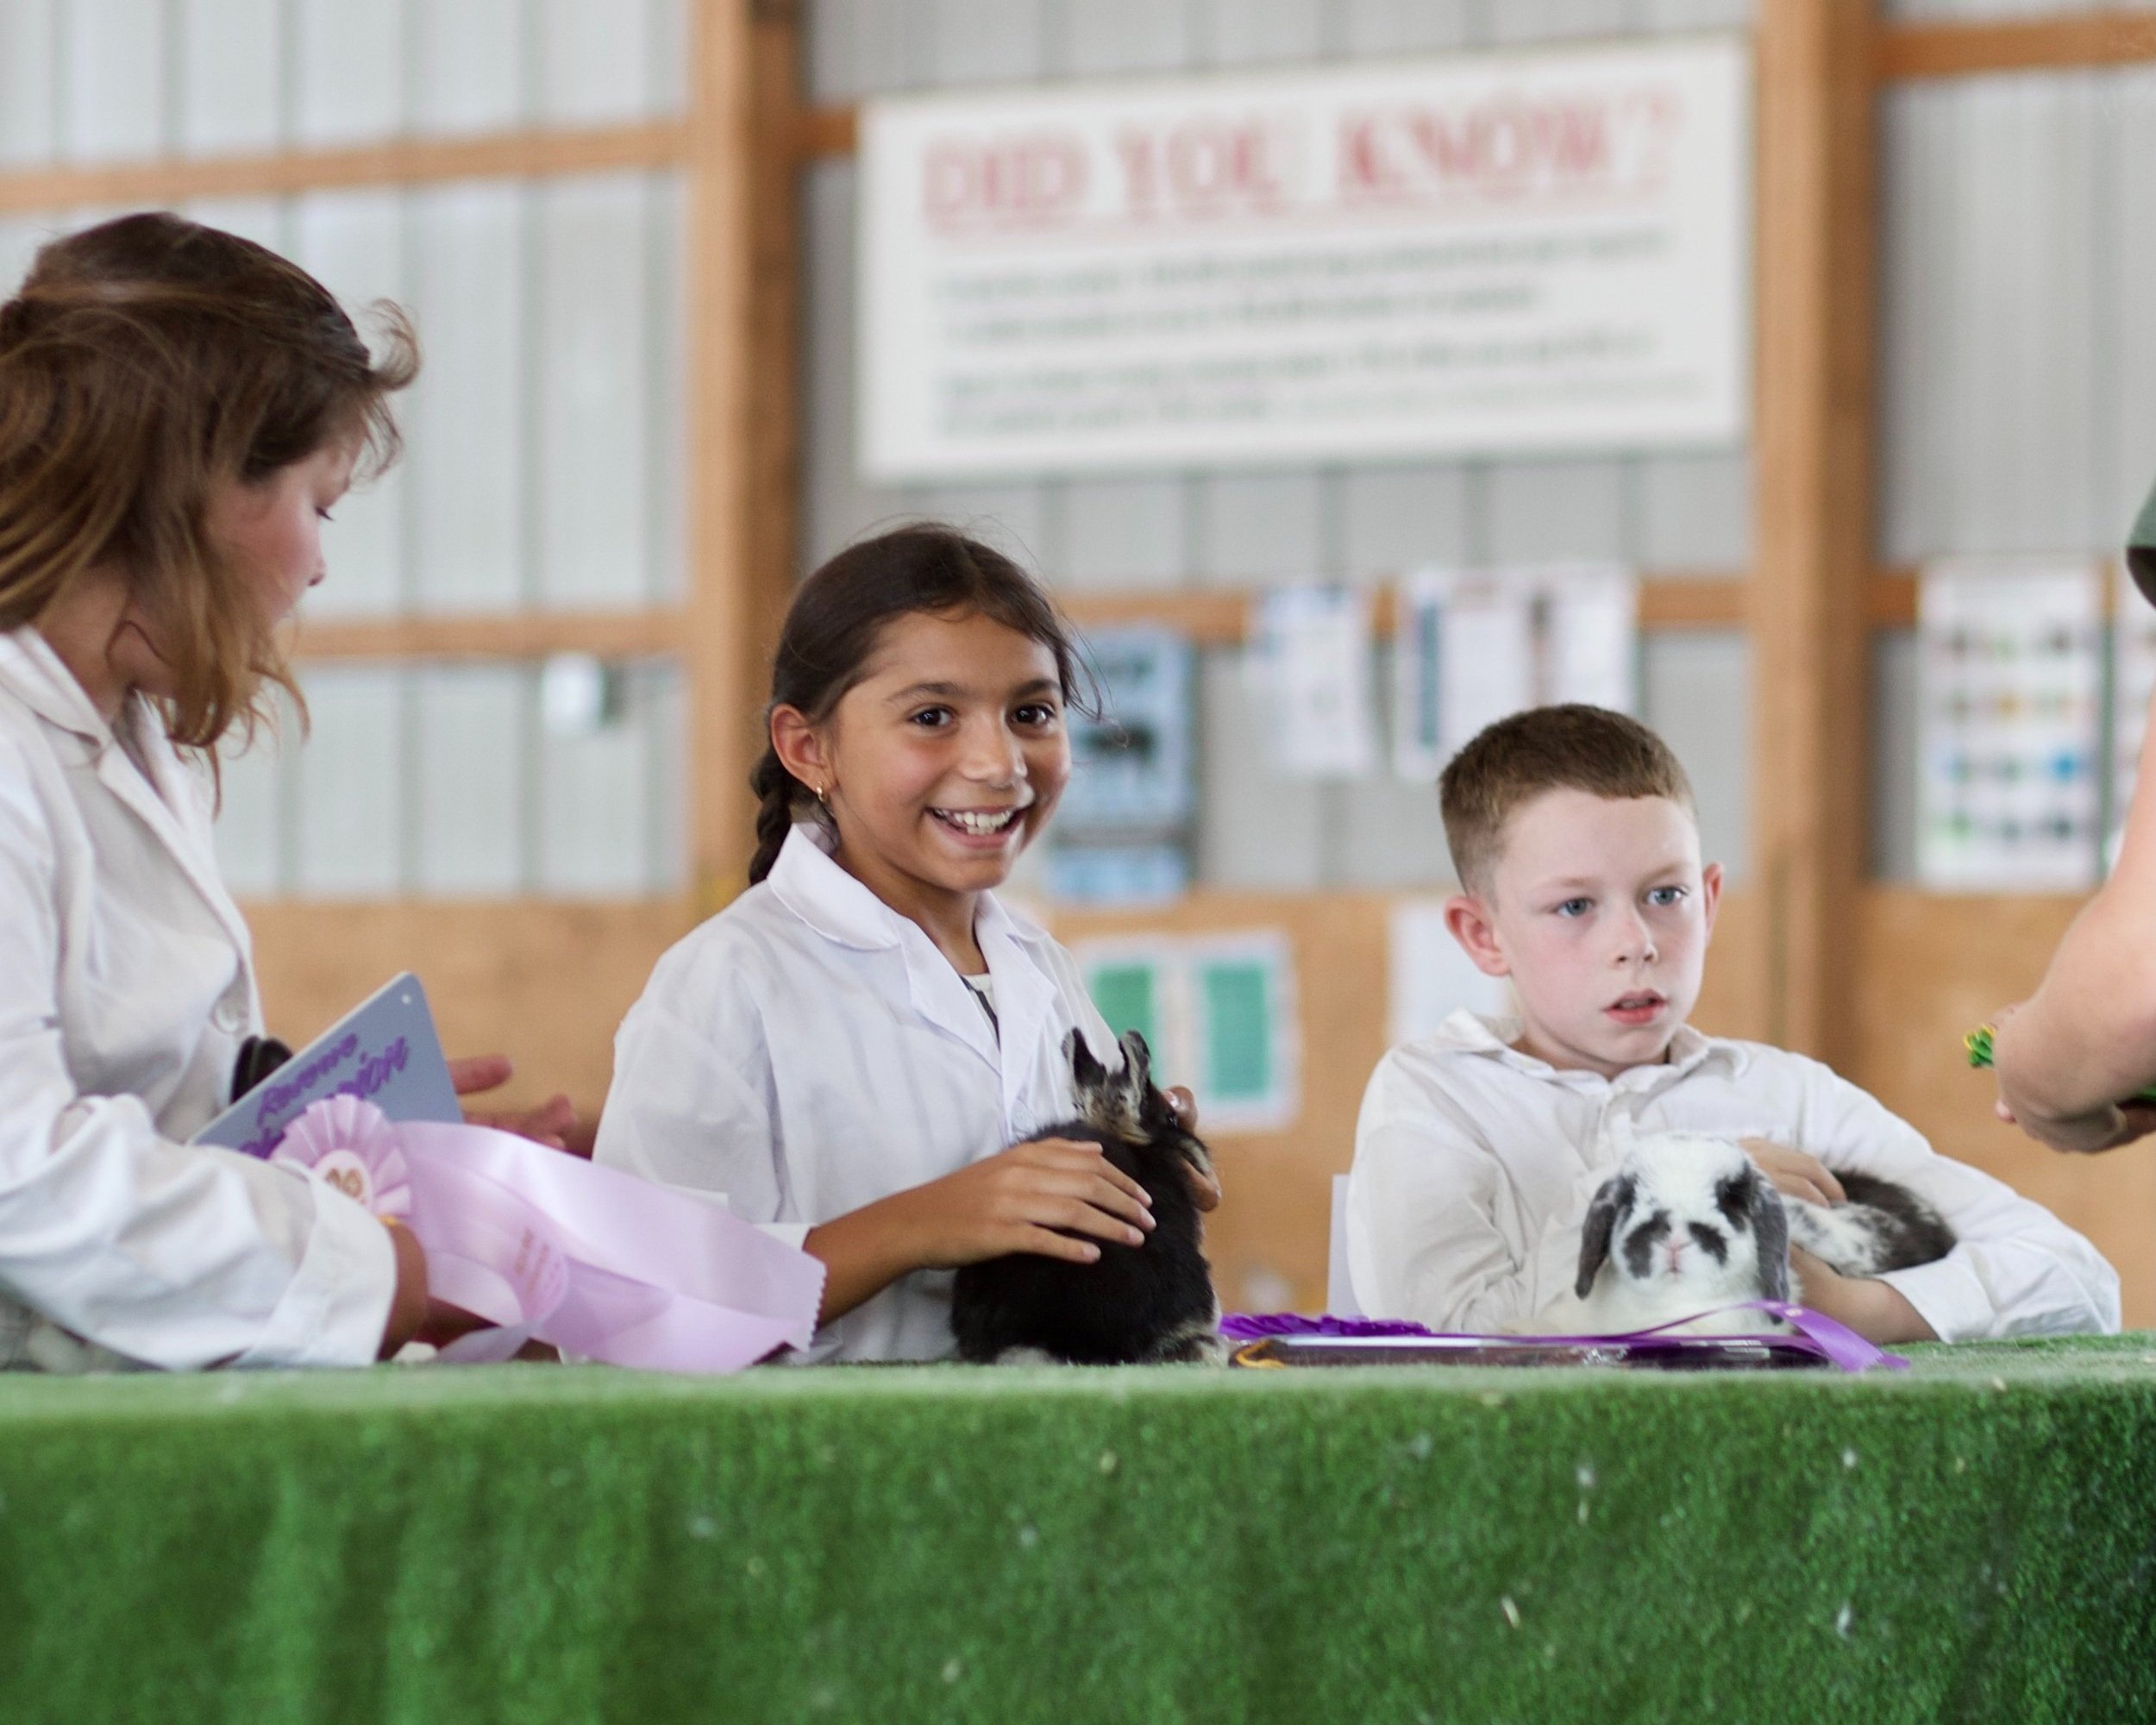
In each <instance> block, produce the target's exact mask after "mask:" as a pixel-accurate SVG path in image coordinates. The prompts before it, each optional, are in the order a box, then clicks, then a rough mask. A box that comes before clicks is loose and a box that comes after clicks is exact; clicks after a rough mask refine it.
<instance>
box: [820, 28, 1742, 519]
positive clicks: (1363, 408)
mask: <svg viewBox="0 0 2156 1725" xmlns="http://www.w3.org/2000/svg"><path fill="white" fill-rule="evenodd" d="M1749 77H1750V75H1749V71H1748V59H1747V53H1746V50H1745V45H1744V44H1743V43H1742V42H1741V41H1739V40H1737V39H1734V38H1721V37H1714V38H1694V39H1684V40H1678V41H1667V42H1658V43H1651V44H1626V45H1620V46H1611V47H1591V48H1589V47H1571V48H1564V49H1554V50H1553V49H1537V50H1530V51H1524V52H1522V51H1514V52H1506V53H1485V54H1475V55H1462V56H1457V57H1454V58H1451V59H1447V60H1430V61H1424V62H1410V63H1399V62H1392V63H1388V64H1386V65H1383V66H1360V67H1343V68H1338V69H1327V70H1321V71H1296V72H1277V73H1265V74H1248V75H1238V76H1232V77H1219V78H1175V79H1156V80H1149V81H1145V82H1142V83H1141V82H1131V83H1118V84H1111V85H1067V86H1061V87H1056V88H1042V89H1033V90H1027V91H1001V92H993V93H962V94H949V93H946V94H938V95H934V96H920V97H888V98H885V99H881V100H878V101H875V102H873V103H869V104H868V106H867V107H866V108H865V109H864V110H863V112H862V133H861V136H862V154H861V163H862V170H861V188H860V198H859V210H860V216H859V222H860V255H861V259H862V278H861V285H860V292H859V304H860V318H861V327H860V336H861V344H862V348H861V351H862V367H861V372H860V377H861V383H860V391H861V393H860V398H859V402H858V411H859V433H860V454H861V465H862V468H863V470H864V472H865V474H867V476H868V478H870V479H871V480H874V481H877V482H881V483H895V482H901V481H908V480H949V479H962V478H973V477H980V476H984V475H991V474H996V475H1019V474H1067V473H1083V472H1097V471H1100V470H1104V469H1112V468H1123V469H1131V468H1144V467H1209V468H1210V467H1236V466H1250V465H1265V464H1278V463H1282V462H1287V461H1319V460H1324V461H1338V460H1350V459H1371V458H1376V459H1382V458H1386V457H1391V456H1398V457H1423V456H1432V455H1505V454H1523V453H1539V452H1548V451H1552V450H1583V449H1656V448H1669V447H1694V448H1697V447H1727V446H1731V445H1733V444H1736V443H1738V442H1741V441H1742V440H1743V438H1744V436H1745V431H1746V425H1747V412H1748V397H1749V393H1750V384H1749V375H1750V366H1751V361H1750V342H1751V326H1750V311H1749V308H1750V298H1751V296H1750V291H1749V289H1750V274H1751V262H1750V259H1751V210H1750V184H1751V179H1752V150H1751V113H1750V110H1751V90H1750V81H1749Z"/></svg>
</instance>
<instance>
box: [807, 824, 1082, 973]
mask: <svg viewBox="0 0 2156 1725" xmlns="http://www.w3.org/2000/svg"><path fill="white" fill-rule="evenodd" d="M830 846H831V836H830V831H829V829H828V828H826V827H825V826H824V825H823V823H822V822H820V821H801V822H798V823H797V824H796V825H795V826H794V828H793V831H791V832H789V833H787V837H786V843H785V844H783V845H782V846H780V850H779V855H778V857H777V859H776V860H775V861H774V862H773V863H772V865H771V873H770V874H769V875H768V876H767V877H766V878H767V879H768V881H770V883H771V890H772V892H773V893H774V894H776V895H777V897H778V900H779V902H780V904H782V905H784V906H786V907H787V909H788V910H790V911H792V912H793V914H794V915H795V916H797V917H799V918H800V919H801V920H802V921H803V922H805V923H806V924H807V925H809V926H810V927H811V928H812V929H814V930H815V931H817V932H818V934H820V935H822V936H823V937H824V938H825V939H826V940H833V941H836V942H837V943H838V944H840V945H841V946H850V947H855V948H857V949H860V950H865V951H873V950H878V949H881V948H889V947H894V946H900V945H903V944H905V941H906V931H907V930H908V929H910V928H912V926H913V925H912V923H911V922H909V921H908V920H907V919H906V918H904V917H902V916H900V915H899V913H897V912H896V911H894V910H893V909H892V908H891V906H888V905H887V904H885V903H884V901H883V900H881V899H880V898H878V897H877V896H876V895H875V894H874V893H872V892H870V891H869V890H868V888H867V887H865V886H863V885H862V883H861V882H860V881H857V880H856V879H855V878H854V877H853V876H852V875H849V874H848V873H847V872H846V871H845V870H844V869H842V868H840V867H839V866H838V864H837V862H833V861H832V860H831V855H830ZM999 936H1004V937H1008V938H1011V939H1012V940H1017V941H1021V942H1024V943H1026V944H1032V943H1034V942H1036V941H1041V940H1045V939H1046V938H1048V936H1047V933H1046V931H1044V930H1043V929H1042V928H1040V927H1039V926H1038V925H1036V924H1034V923H1031V922H1029V921H1028V920H1027V919H1025V918H1024V917H1022V916H1019V915H1018V914H1017V913H1014V912H1012V910H1011V909H1009V908H1008V907H1007V906H1006V905H1004V903H1003V902H1002V900H1000V899H998V898H997V897H996V895H995V894H993V893H983V894H981V902H980V904H979V906H978V907H977V908H976V909H975V913H974V938H975V939H976V940H977V941H979V942H980V943H981V948H982V950H983V951H984V952H985V951H986V950H987V947H988V944H989V943H990V942H991V941H992V940H993V939H994V938H997V937H999Z"/></svg>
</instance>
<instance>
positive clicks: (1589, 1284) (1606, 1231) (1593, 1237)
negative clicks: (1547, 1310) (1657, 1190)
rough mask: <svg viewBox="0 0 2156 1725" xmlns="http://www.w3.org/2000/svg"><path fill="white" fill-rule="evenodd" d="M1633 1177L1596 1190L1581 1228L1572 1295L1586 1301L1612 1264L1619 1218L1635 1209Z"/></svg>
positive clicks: (1626, 1176) (1607, 1182)
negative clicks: (1611, 1248)
mask: <svg viewBox="0 0 2156 1725" xmlns="http://www.w3.org/2000/svg"><path fill="white" fill-rule="evenodd" d="M1632 1195H1633V1181H1632V1176H1630V1175H1629V1174H1619V1175H1614V1176H1612V1177H1611V1178H1609V1179H1608V1180H1605V1181H1603V1182H1602V1183H1601V1185H1600V1186H1599V1187H1597V1188H1596V1189H1595V1196H1594V1200H1593V1201H1592V1202H1590V1203H1589V1205H1588V1207H1587V1221H1586V1224H1585V1225H1584V1226H1583V1227H1582V1228H1581V1229H1580V1275H1579V1280H1578V1281H1576V1282H1575V1283H1573V1284H1572V1291H1573V1293H1575V1294H1576V1295H1578V1296H1579V1297H1580V1298H1581V1299H1583V1300H1584V1299H1585V1298H1587V1296H1588V1295H1589V1292H1590V1291H1591V1290H1592V1289H1593V1288H1594V1286H1595V1277H1597V1276H1599V1275H1601V1270H1602V1265H1603V1264H1606V1263H1608V1261H1609V1241H1610V1236H1611V1235H1612V1234H1614V1233H1616V1232H1617V1219H1618V1217H1620V1216H1621V1215H1622V1214H1624V1213H1625V1212H1626V1210H1628V1209H1630V1208H1632Z"/></svg>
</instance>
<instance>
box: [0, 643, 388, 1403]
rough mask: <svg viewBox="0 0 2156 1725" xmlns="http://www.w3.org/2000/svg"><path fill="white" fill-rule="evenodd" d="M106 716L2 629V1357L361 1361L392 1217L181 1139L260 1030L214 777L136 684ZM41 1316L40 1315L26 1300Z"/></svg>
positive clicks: (375, 1338)
mask: <svg viewBox="0 0 2156 1725" xmlns="http://www.w3.org/2000/svg"><path fill="white" fill-rule="evenodd" d="M122 725H124V726H126V727H128V733H129V734H128V738H127V740H126V741H125V742H122V739H121V738H120V737H117V736H116V735H115V734H114V730H113V728H112V727H110V726H108V725H107V724H105V722H104V720H103V718H102V717H101V716H100V715H99V714H98V712H97V709H96V708H95V707H94V706H92V705H91V701H90V699H89V697H88V696H87V695H85V693H83V690H82V688H81V687H80V686H79V685H78V684H77V683H76V681H75V680H74V678H73V677H72V675H71V674H69V672H68V670H67V668H66V666H65V665H64V664H62V663H61V662H60V659H59V657H58V655H55V654H54V653H53V650H52V649H51V647H50V646H49V645H48V644H47V643H46V641H45V639H44V637H42V636H41V635H40V634H39V633H38V632H37V631H36V630H34V629H30V628H23V629H17V630H12V631H9V632H7V633H0V1365H5V1364H30V1363H34V1364H47V1365H53V1366H66V1365H71V1364H87V1363H93V1362H94V1360H95V1359H96V1358H97V1357H96V1355H95V1354H94V1353H91V1352H85V1351H84V1350H82V1349H81V1348H80V1347H79V1345H78V1344H76V1343H74V1342H72V1340H71V1339H70V1338H69V1337H68V1336H67V1335H66V1334H65V1333H62V1332H61V1331H60V1330H58V1329H56V1328H55V1327H54V1324H53V1320H57V1323H58V1324H60V1325H64V1326H66V1330H68V1331H72V1332H74V1333H77V1334H79V1335H81V1336H85V1337H88V1338H90V1339H91V1340H92V1341H94V1342H96V1343H97V1344H99V1345H100V1346H102V1347H103V1348H107V1349H110V1350H112V1351H113V1352H116V1353H118V1354H120V1355H122V1356H125V1357H126V1358H131V1359H135V1360H139V1361H142V1362H145V1363H147V1364H154V1365H163V1366H171V1367H192V1366H202V1365H207V1364H211V1363H213V1362H216V1361H218V1360H226V1359H234V1360H236V1361H237V1362H238V1363H240V1364H264V1365H303V1364H347V1365H357V1364H365V1363H367V1362H368V1361H371V1360H372V1359H373V1358H374V1354H375V1351H376V1349H377V1347H378V1346H379V1344H380V1340H381V1334H382V1327H383V1325H384V1324H385V1322H386V1320H387V1319H388V1315H389V1303H390V1297H391V1295H392V1291H393V1289H394V1288H395V1284H396V1264H395V1254H394V1252H393V1251H392V1247H391V1245H390V1243H389V1238H388V1235H387V1233H386V1232H385V1230H384V1229H383V1227H382V1226H381V1225H380V1224H379V1222H377V1221H376V1220H374V1218H373V1217H372V1216H370V1215H369V1214H367V1212H366V1211H365V1210H363V1209H362V1208H360V1206H359V1205H357V1204H355V1203H354V1202H353V1201H351V1200H350V1199H348V1198H347V1197H345V1196H344V1195H342V1193H339V1192H337V1191H335V1189H332V1188H330V1187H329V1186H326V1185H324V1184H323V1183H321V1182H315V1181H310V1180H308V1179H307V1178H306V1177H305V1176H303V1175H300V1174H298V1173H297V1172H295V1171H294V1170H291V1169H289V1168H273V1167H271V1166H270V1165H269V1164H266V1163H262V1162H258V1161H256V1160H254V1158H253V1157H245V1156H241V1155H239V1154H237V1153H236V1152H234V1151H222V1150H192V1149H187V1148H184V1147H183V1146H182V1145H180V1144H179V1143H176V1142H175V1140H181V1139H185V1138H187V1137H189V1136H190V1135H191V1134H192V1133H193V1132H196V1131H197V1130H199V1129H200V1128H201V1127H202V1126H204V1125H205V1124H207V1122H208V1121H209V1120H210V1119H211V1117H212V1116H214V1115H215V1114H216V1113H217V1111H218V1110H219V1109H220V1108H222V1107H223V1106H224V1104H225V1102H226V1101H227V1100H228V1098H227V1088H228V1086H229V1083H230V1080H231V1075H232V1064H233V1057H234V1054H235V1051H236V1050H237V1049H238V1047H239V1044H240V1042H241V1038H244V1037H246V1036H247V1035H248V1034H249V1033H250V1032H254V1031H257V1030H259V1028H260V1008H259V1007H258V1006H257V1003H256V999H255V988H254V964H253V957H252V948H251V945H250V943H249V941H248V931H247V925H246V923H245V922H244V921H243V920H242V919H241V916H240V912H239V908H238V906H235V904H234V903H233V902H232V900H231V898H230V896H229V894H227V893H226V892H225V890H224V887H223V883H222V881H221V880H220V878H219V876H218V873H217V864H216V852H215V850H214V849H213V848H212V845H211V842H210V807H209V800H208V797H207V794H206V790H207V787H206V786H205V785H204V783H203V782H202V781H201V779H200V778H199V776H198V775H196V774H194V773H193V772H191V770H190V769H189V768H188V767H187V766H186V765H185V762H182V761H181V760H180V759H179V756H178V755H177V754H176V753H175V752H174V750H173V749H172V744H171V743H170V742H169V741H168V740H167V738H166V736H165V734H164V732H163V731H162V729H161V727H160V725H159V724H158V723H157V722H156V717H155V712H154V709H153V708H152V707H151V706H150V705H149V703H148V702H147V701H146V700H144V699H142V698H141V696H139V695H138V696H135V697H134V698H133V699H131V701H130V702H129V705H128V709H127V710H126V712H124V713H123V715H122ZM33 1308H34V1310H35V1312H41V1313H42V1314H45V1316H44V1317H42V1318H41V1317H38V1316H35V1315H34V1312H33Z"/></svg>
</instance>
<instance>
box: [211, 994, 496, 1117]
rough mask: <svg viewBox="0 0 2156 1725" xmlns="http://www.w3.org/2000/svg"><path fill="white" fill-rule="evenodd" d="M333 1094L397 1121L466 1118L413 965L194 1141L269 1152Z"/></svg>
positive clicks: (255, 1089)
mask: <svg viewBox="0 0 2156 1725" xmlns="http://www.w3.org/2000/svg"><path fill="white" fill-rule="evenodd" d="M331 1096H352V1097H355V1098H357V1099H358V1100H359V1101H364V1102H371V1103H373V1105H374V1106H375V1107H378V1108H379V1109H380V1110H381V1111H382V1113H384V1114H385V1115H386V1116H387V1117H388V1118H389V1119H391V1120H399V1121H403V1120H435V1121H440V1122H442V1123H443V1124H445V1125H456V1124H459V1123H461V1121H462V1120H463V1119H464V1113H463V1110H462V1109H461V1107H459V1106H458V1104H457V1096H456V1087H455V1085H454V1084H453V1083H452V1082H450V1078H449V1063H448V1060H447V1059H446V1058H444V1057H443V1055H442V1038H441V1036H440V1034H439V1033H438V1032H436V1029H435V1022H434V1013H433V1012H432V1011H431V1010H430V1009H429V1007H428V1005H427V991H426V989H425V988H423V987H422V986H421V985H420V982H419V979H418V978H417V976H415V975H412V974H411V972H410V971H409V970H407V971H405V972H404V974H403V975H398V976H392V978H391V979H390V980H389V981H388V982H385V983H384V984H383V985H382V986H381V987H380V988H378V989H376V990H375V991H374V993H373V994H370V995H369V996H368V997H367V999H366V1000H362V1001H361V1002H360V1004H359V1005H358V1006H356V1007H354V1008H353V1009H352V1010H351V1011H350V1012H348V1013H346V1014H345V1015H344V1016H343V1017H342V1018H341V1019H338V1020H337V1021H336V1023H335V1024H334V1025H332V1026H329V1029H328V1030H326V1031H324V1032H323V1033H322V1034H321V1035H320V1036H318V1037H317V1038H315V1039H314V1040H313V1041H312V1042H310V1043H309V1044H307V1045H306V1046H305V1047H304V1048H303V1049H301V1050H300V1051H298V1053H297V1054H295V1055H293V1056H292V1057H291V1059H290V1060H289V1061H287V1062H285V1063H284V1064H283V1065H281V1066H279V1067H278V1068H277V1069H276V1070H274V1071H273V1072H272V1073H270V1074H269V1076H267V1077H266V1078H264V1079H263V1080H262V1081H261V1082H260V1083H258V1084H256V1085H255V1086H254V1088H252V1089H250V1090H248V1092H247V1093H246V1094H245V1095H242V1096H241V1097H239V1098H238V1099H237V1100H235V1101H234V1102H233V1104H232V1106H231V1107H229V1108H227V1109H226V1110H225V1111H224V1112H223V1113H221V1114H219V1115H218V1116H217V1117H216V1119H215V1120H212V1121H210V1124H209V1125H208V1126H204V1128H203V1129H202V1130H201V1131H200V1132H197V1133H196V1134H195V1137H194V1142H195V1143H197V1144H207V1145H219V1146H221V1147H222V1148H223V1149H226V1150H236V1151H241V1152H242V1153H244V1154H246V1155H248V1156H256V1157H265V1158H266V1157H269V1156H270V1155H272V1154H273V1152H274V1151H276V1149H277V1147H278V1145H279V1144H281V1143H283V1142H284V1138H285V1131H286V1129H287V1128H288V1127H290V1126H291V1124H292V1122H293V1121H294V1120H298V1118H299V1117H300V1116H301V1115H302V1114H304V1113H306V1111H307V1110H308V1109H309V1108H310V1107H313V1106H314V1105H315V1104H316V1103H317V1102H319V1101H323V1100H324V1099H326V1098H328V1097H331Z"/></svg>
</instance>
